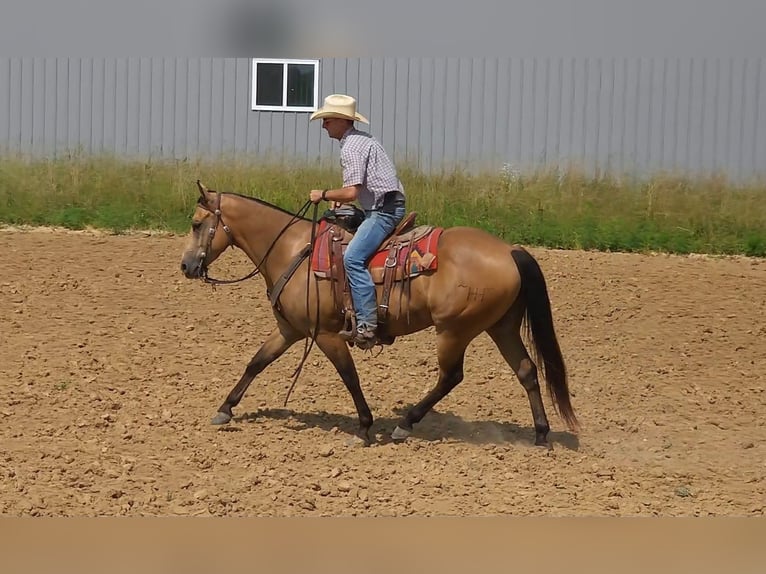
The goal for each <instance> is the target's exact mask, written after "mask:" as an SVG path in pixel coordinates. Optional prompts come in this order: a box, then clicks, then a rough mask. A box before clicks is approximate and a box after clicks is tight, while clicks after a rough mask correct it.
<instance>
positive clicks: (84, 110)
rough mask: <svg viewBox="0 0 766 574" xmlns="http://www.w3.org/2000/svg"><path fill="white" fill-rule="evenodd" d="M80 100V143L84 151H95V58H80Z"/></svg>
mask: <svg viewBox="0 0 766 574" xmlns="http://www.w3.org/2000/svg"><path fill="white" fill-rule="evenodd" d="M78 69H79V72H78V73H79V76H80V77H79V85H80V100H79V110H78V112H77V115H78V116H79V119H80V121H79V124H80V126H79V130H78V131H79V136H78V145H80V146H82V149H83V151H86V152H87V153H89V154H90V153H93V59H92V58H80V59H79V62H78Z"/></svg>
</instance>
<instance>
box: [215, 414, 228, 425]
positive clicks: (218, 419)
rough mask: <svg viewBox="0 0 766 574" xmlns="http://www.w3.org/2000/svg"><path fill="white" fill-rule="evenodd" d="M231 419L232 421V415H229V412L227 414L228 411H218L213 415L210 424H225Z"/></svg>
mask: <svg viewBox="0 0 766 574" xmlns="http://www.w3.org/2000/svg"><path fill="white" fill-rule="evenodd" d="M229 421H231V415H229V414H226V413H221V412H218V413H216V415H215V416H214V417H213V420H212V421H210V424H214V425H225V424H227V423H228V422H229Z"/></svg>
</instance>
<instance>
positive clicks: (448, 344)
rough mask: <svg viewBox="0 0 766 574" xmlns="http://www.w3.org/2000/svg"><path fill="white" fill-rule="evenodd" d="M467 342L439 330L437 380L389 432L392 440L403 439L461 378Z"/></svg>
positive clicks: (453, 334) (437, 340) (450, 333)
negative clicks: (392, 430)
mask: <svg viewBox="0 0 766 574" xmlns="http://www.w3.org/2000/svg"><path fill="white" fill-rule="evenodd" d="M467 346H468V342H467V341H466V340H465V338H464V337H460V336H458V335H456V334H455V333H452V332H446V331H445V332H441V333H439V335H438V336H437V339H436V350H437V357H438V360H439V380H438V381H437V383H436V386H435V387H434V388H433V389H432V390H431V391H430V392H429V393H428V394H427V395H426V396H425V397H423V399H422V400H421V401H420V402H419V403H418V404H416V405H415V406H413V407H412V408H411V409H410V410H409V411H407V414H406V415H405V416H404V418H402V420H401V421H400V422H399V425H398V426H397V427H396V428H395V429H394V432H393V433H391V438H392V439H393V440H394V441H397V442H399V441H404V440H405V439H406V438H407V437H408V436H409V435H410V433H411V432H412V425H414V424H417V423H419V422H420V421H421V420H422V419H423V417H424V416H425V415H426V413H428V411H430V410H431V409H432V408H433V407H434V406H435V405H436V403H438V402H439V401H440V400H442V399H443V398H444V397H446V396H447V394H448V393H449V392H450V391H451V390H452V389H454V388H455V387H456V386H457V385H458V384H459V383H460V381H462V380H463V361H464V359H465V350H466V347H467Z"/></svg>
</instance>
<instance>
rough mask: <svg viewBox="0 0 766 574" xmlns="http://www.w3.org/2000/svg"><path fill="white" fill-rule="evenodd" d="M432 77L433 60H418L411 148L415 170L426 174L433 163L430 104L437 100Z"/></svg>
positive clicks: (431, 107) (432, 112)
mask: <svg viewBox="0 0 766 574" xmlns="http://www.w3.org/2000/svg"><path fill="white" fill-rule="evenodd" d="M434 77H435V70H434V59H433V58H419V59H418V66H417V73H416V75H415V78H416V82H417V99H416V106H417V112H416V117H417V126H416V130H415V135H414V138H413V143H412V147H413V153H414V154H415V161H416V162H417V164H416V165H417V169H418V170H420V171H424V172H426V173H427V172H430V171H431V168H432V163H433V148H432V145H433V119H434V106H433V105H432V104H433V103H435V101H436V100H437V98H435V97H434ZM438 99H440V98H438Z"/></svg>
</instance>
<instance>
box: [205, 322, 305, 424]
mask: <svg viewBox="0 0 766 574" xmlns="http://www.w3.org/2000/svg"><path fill="white" fill-rule="evenodd" d="M302 338H303V335H301V334H300V333H297V332H293V331H290V330H288V329H284V328H283V329H279V328H278V329H277V330H276V331H274V332H272V333H271V334H270V335H269V336H268V337H267V338H266V340H265V341H264V343H263V345H261V348H260V349H258V352H257V353H256V354H255V356H254V357H253V358H252V359H251V360H250V362H249V363H248V365H247V368H246V369H245V372H244V374H243V375H242V377H241V378H240V379H239V382H238V383H237V384H236V385H235V386H234V388H233V389H232V390H231V392H230V393H229V396H227V397H226V400H225V401H224V403H223V404H222V405H221V406H220V407H219V408H218V413H217V414H216V415H215V416H214V417H213V420H212V423H213V424H214V425H224V424H226V423H228V422H229V421H230V420H231V417H232V416H233V414H232V412H231V409H232V408H234V407H236V406H237V405H238V404H239V401H241V400H242V397H243V396H244V395H245V391H247V388H248V387H249V386H250V383H252V382H253V379H254V378H255V377H256V375H257V374H258V373H260V372H261V371H263V369H265V368H266V367H268V366H269V365H270V364H271V363H272V362H274V361H275V360H276V359H278V358H279V357H280V356H281V355H282V354H283V353H284V352H285V351H287V349H289V348H290V347H291V346H292V345H293V344H295V343H296V342H297V341H299V340H300V339H302Z"/></svg>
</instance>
